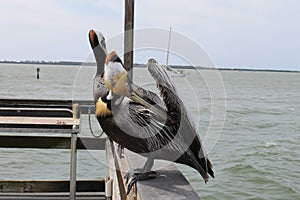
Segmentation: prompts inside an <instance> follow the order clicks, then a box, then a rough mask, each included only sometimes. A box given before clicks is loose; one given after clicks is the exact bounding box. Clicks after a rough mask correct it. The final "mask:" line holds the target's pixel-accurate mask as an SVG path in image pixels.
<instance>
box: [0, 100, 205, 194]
mask: <svg viewBox="0 0 300 200" xmlns="http://www.w3.org/2000/svg"><path fill="white" fill-rule="evenodd" d="M74 103H79V105H76V104H75V105H74ZM80 103H82V105H81V104H80ZM93 107H94V106H93V102H91V101H65V100H63V101H55V100H16V99H11V100H8V99H0V114H1V115H0V131H1V132H2V134H1V135H0V148H43V149H49V150H51V149H70V154H71V159H70V180H56V181H35V180H32V181H23V180H9V181H7V180H5V181H3V180H2V181H1V180H0V200H1V199H9V200H15V199H22V200H29V199H30V200H31V199H39V200H46V199H49V200H50V199H89V200H91V199H114V200H119V199H122V200H123V199H139V200H148V199H149V200H150V199H163V200H165V199H175V200H179V199H200V197H199V196H198V195H197V193H196V192H195V191H194V189H193V188H192V187H191V185H190V184H189V182H188V181H187V180H186V178H185V177H184V176H183V175H182V173H181V172H180V171H179V170H178V169H177V167H176V165H174V164H172V163H170V162H165V161H155V165H154V170H156V171H157V173H158V176H157V178H155V179H151V180H147V181H140V182H138V183H137V184H136V186H135V187H134V188H133V190H132V191H131V192H130V194H129V195H128V196H126V191H127V185H126V183H125V181H124V178H123V177H124V175H125V174H126V172H127V171H128V170H130V169H132V168H140V167H142V166H143V164H144V162H145V158H143V157H141V156H139V155H137V154H135V153H132V152H130V151H127V150H125V154H124V157H123V158H120V157H119V156H118V154H117V153H116V152H117V144H115V143H114V142H112V141H110V140H109V139H105V138H86V137H77V136H78V135H77V134H78V133H79V131H80V114H87V113H93V112H94V110H93V109H92V108H93ZM33 117H34V118H35V119H34V120H32V119H33ZM57 118H58V121H59V122H61V120H62V119H64V120H65V121H64V122H66V123H53V122H55V120H57ZM46 119H50V120H49V121H48V120H46ZM34 121H36V122H42V123H34ZM29 125H30V126H29ZM11 132H16V133H17V132H23V133H32V132H49V133H61V134H62V136H59V137H57V136H41V135H36V136H34V135H32V134H31V135H30V136H26V135H25V136H24V135H22V136H20V135H18V134H13V135H12V134H9V135H6V134H5V133H11ZM48 135H49V134H48ZM87 149H88V150H91V149H92V150H100V151H101V150H102V151H103V150H106V155H107V161H108V166H109V170H108V176H107V178H106V179H105V180H80V181H78V180H76V165H77V164H76V163H77V150H87ZM7 168H9V166H7Z"/></svg>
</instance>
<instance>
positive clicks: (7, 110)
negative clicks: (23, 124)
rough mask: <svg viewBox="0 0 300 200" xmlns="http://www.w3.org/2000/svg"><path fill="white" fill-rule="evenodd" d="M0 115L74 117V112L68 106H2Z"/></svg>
mask: <svg viewBox="0 0 300 200" xmlns="http://www.w3.org/2000/svg"><path fill="white" fill-rule="evenodd" d="M0 116H23V117H26V116H27V117H72V116H73V114H72V110H70V109H67V108H28V107H17V108H16V107H0Z"/></svg>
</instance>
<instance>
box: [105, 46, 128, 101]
mask: <svg viewBox="0 0 300 200" xmlns="http://www.w3.org/2000/svg"><path fill="white" fill-rule="evenodd" d="M103 78H104V81H105V84H106V85H107V87H108V88H109V89H110V90H111V91H112V92H113V93H114V94H116V95H119V96H127V97H128V96H129V92H128V90H127V88H128V82H127V80H128V79H127V71H126V70H125V69H124V67H123V63H122V61H121V59H120V58H119V56H118V55H117V53H116V52H115V51H112V52H111V53H109V54H108V56H107V57H106V59H105V67H104V76H103ZM111 95H112V94H111V93H110V95H109V97H108V98H112V96H111Z"/></svg>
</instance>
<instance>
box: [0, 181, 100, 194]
mask: <svg viewBox="0 0 300 200" xmlns="http://www.w3.org/2000/svg"><path fill="white" fill-rule="evenodd" d="M69 187H70V181H68V180H64V181H0V193H3V192H5V193H28V192H31V193H32V192H69ZM76 191H77V192H104V191H105V183H104V180H80V181H77V182H76Z"/></svg>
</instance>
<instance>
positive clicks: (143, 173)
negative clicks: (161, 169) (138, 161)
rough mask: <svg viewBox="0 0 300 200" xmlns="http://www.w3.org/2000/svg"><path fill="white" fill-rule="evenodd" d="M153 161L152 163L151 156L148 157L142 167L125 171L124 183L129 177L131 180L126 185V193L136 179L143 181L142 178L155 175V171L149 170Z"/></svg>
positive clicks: (145, 178)
mask: <svg viewBox="0 0 300 200" xmlns="http://www.w3.org/2000/svg"><path fill="white" fill-rule="evenodd" d="M153 163H154V159H153V158H148V159H147V161H146V163H145V165H144V167H143V168H142V169H140V168H138V169H131V170H129V171H128V172H127V174H126V175H125V177H124V178H125V179H126V184H127V183H128V181H129V179H130V178H131V180H130V182H129V184H128V186H127V195H128V194H129V192H130V191H131V189H132V187H133V185H134V184H135V183H136V182H137V181H144V180H148V179H151V178H155V177H156V172H155V171H151V168H152V166H153Z"/></svg>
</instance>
